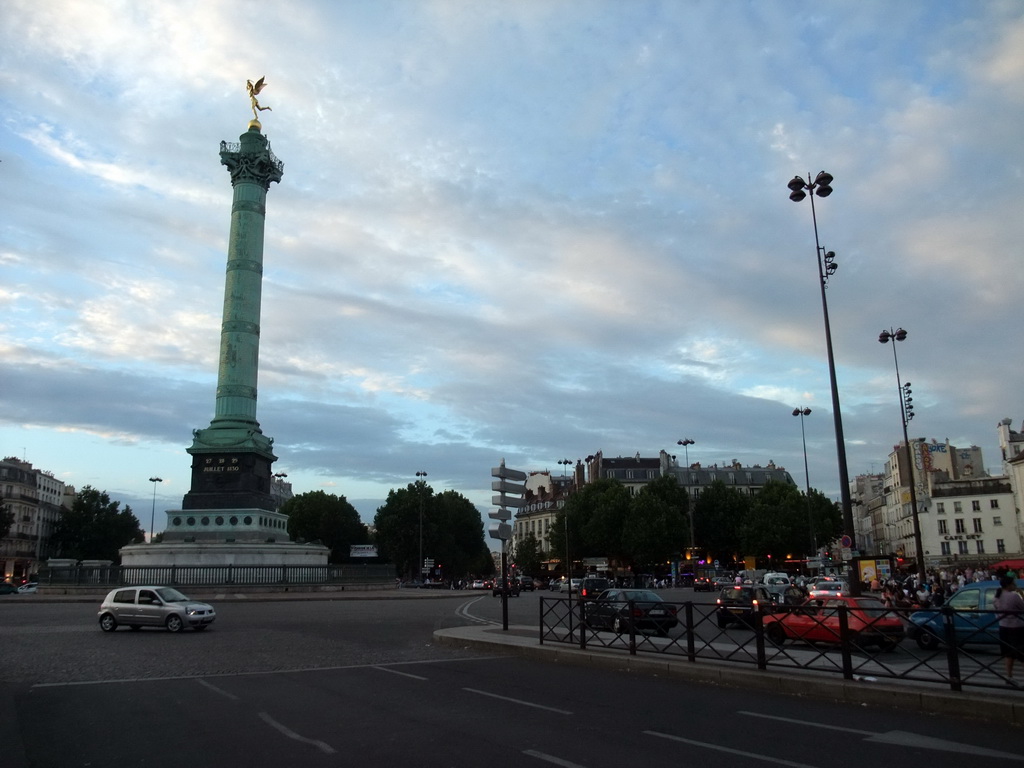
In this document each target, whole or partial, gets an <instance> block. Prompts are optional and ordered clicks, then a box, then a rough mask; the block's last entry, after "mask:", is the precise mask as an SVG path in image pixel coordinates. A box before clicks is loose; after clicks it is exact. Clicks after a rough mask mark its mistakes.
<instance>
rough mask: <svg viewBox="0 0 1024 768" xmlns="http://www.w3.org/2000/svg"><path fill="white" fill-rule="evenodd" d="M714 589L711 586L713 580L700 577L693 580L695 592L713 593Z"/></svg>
mask: <svg viewBox="0 0 1024 768" xmlns="http://www.w3.org/2000/svg"><path fill="white" fill-rule="evenodd" d="M713 589H714V587H713V586H712V584H711V579H709V578H707V577H705V576H698V577H697V578H696V579H694V580H693V591H694V592H711V591H712V590H713Z"/></svg>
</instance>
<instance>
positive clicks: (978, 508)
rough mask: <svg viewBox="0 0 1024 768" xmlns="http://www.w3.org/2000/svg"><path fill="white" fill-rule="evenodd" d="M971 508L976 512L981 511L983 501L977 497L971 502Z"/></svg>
mask: <svg viewBox="0 0 1024 768" xmlns="http://www.w3.org/2000/svg"><path fill="white" fill-rule="evenodd" d="M971 510H972V511H974V512H980V511H981V502H980V501H978V499H975V500H974V501H972V502H971Z"/></svg>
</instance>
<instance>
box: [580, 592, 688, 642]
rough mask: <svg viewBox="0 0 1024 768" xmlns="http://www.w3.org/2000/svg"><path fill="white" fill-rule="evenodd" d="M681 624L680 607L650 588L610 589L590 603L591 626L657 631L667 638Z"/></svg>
mask: <svg viewBox="0 0 1024 768" xmlns="http://www.w3.org/2000/svg"><path fill="white" fill-rule="evenodd" d="M678 624H679V619H678V618H676V607H675V606H674V605H671V604H670V603H666V602H665V601H664V600H662V599H661V596H660V595H659V594H658V593H656V592H652V591H651V590H649V589H607V590H605V591H604V592H602V593H601V594H600V595H598V598H597V600H595V601H594V602H592V603H588V604H587V626H589V627H590V628H591V629H610V630H612V631H613V632H615V633H617V634H620V635H621V634H626V633H628V632H629V631H630V629H631V628H632V629H633V630H634V631H642V630H654V632H655V633H656V634H657V635H658V636H659V637H664V636H665V635H667V634H668V631H669V630H670V629H673V628H674V627H675V626H676V625H678Z"/></svg>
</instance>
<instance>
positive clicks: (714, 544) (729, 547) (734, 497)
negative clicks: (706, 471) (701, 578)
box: [693, 480, 750, 563]
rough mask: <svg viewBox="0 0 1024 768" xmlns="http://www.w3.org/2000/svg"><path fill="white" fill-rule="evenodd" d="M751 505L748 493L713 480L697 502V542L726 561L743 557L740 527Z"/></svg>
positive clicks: (706, 550)
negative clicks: (745, 493)
mask: <svg viewBox="0 0 1024 768" xmlns="http://www.w3.org/2000/svg"><path fill="white" fill-rule="evenodd" d="M749 509H750V498H749V497H748V496H745V495H743V494H742V493H740V492H739V491H738V490H736V489H735V488H733V487H731V486H727V485H726V484H725V483H723V482H722V481H721V480H716V481H714V482H713V483H711V485H709V486H708V487H707V488H705V489H704V490H703V491H702V492H701V494H700V496H698V497H697V499H696V500H695V501H694V503H693V525H694V530H695V532H696V539H697V542H696V546H698V547H700V549H701V551H703V552H706V553H708V554H709V555H710V556H711V559H712V560H719V561H720V562H722V563H732V562H733V560H734V559H735V558H738V557H742V556H743V547H742V544H741V542H740V527H741V525H742V524H743V521H744V520H745V519H746V516H747V512H748V511H749Z"/></svg>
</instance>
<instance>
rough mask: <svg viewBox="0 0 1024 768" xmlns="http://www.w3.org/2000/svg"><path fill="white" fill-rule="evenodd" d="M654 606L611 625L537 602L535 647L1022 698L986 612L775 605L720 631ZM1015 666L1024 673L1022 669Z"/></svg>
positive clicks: (568, 603) (670, 607)
mask: <svg viewBox="0 0 1024 768" xmlns="http://www.w3.org/2000/svg"><path fill="white" fill-rule="evenodd" d="M659 606H660V608H659V610H663V611H664V613H659V615H658V616H656V617H651V616H649V615H647V612H648V611H649V605H648V604H639V603H637V602H634V601H630V602H629V603H628V604H626V605H625V606H621V605H620V606H619V608H620V609H621V611H620V612H621V614H622V617H621V618H620V619H619V620H618V621H616V620H614V619H613V620H609V614H611V615H612V616H614V615H615V610H612V611H608V610H604V609H606V608H607V607H608V606H601V605H600V604H599V603H596V602H590V603H587V602H584V601H581V600H576V599H564V598H549V597H542V598H541V600H540V642H541V644H544V643H552V642H554V643H565V644H571V645H575V646H577V647H579V648H580V649H587V648H605V649H609V650H613V651H623V652H627V653H629V654H632V655H637V654H658V655H662V656H677V657H680V658H682V659H685V660H686V661H689V662H692V663H700V662H707V661H716V662H734V663H740V664H747V665H750V666H752V667H756V668H757V669H764V670H766V669H771V668H796V669H801V670H808V671H813V672H821V673H826V674H835V675H841V676H842V677H843V678H844V679H846V680H868V681H871V680H879V679H896V680H906V681H914V682H917V683H926V684H936V685H943V686H947V687H949V688H950V689H952V690H954V691H961V690H963V688H964V687H966V686H973V687H980V688H1000V689H1003V690H1019V691H1022V692H1024V682H1020V678H1018V682H1020V687H1019V688H1018V686H1017V685H1016V684H1015V683H1014V681H1012V680H1011V678H1009V677H1008V676H1007V674H1006V668H1005V664H1004V659H1003V657H1002V653H1003V651H1004V645H1003V643H1001V642H1000V640H999V636H998V620H997V619H996V618H995V614H994V613H993V612H992V611H983V610H975V611H965V610H956V611H954V610H953V609H951V608H949V607H944V608H935V609H925V610H914V609H897V608H884V609H883V608H879V609H877V610H873V611H871V612H869V613H870V615H868V616H867V617H865V615H864V614H863V612H852V611H851V610H850V609H849V608H848V607H847V606H846V605H838V606H834V607H825V608H817V609H814V608H808V607H806V606H804V607H788V606H787V607H780V606H775V607H772V608H769V609H767V611H762V610H752V611H750V612H749V614H747V615H746V616H744V617H743V618H742V619H741V620H739V621H736V620H735V619H733V620H730V621H728V623H724V621H723V616H722V614H721V612H720V609H719V607H718V606H716V605H708V604H702V603H693V602H668V601H666V602H664V603H663V604H659ZM616 610H618V609H616ZM911 616H914V620H913V621H912V620H911V618H910V617H911ZM598 619H600V620H598ZM1017 664H1018V667H1017V668H1018V671H1019V672H1020V674H1022V675H1024V661H1021V662H1018V663H1017Z"/></svg>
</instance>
